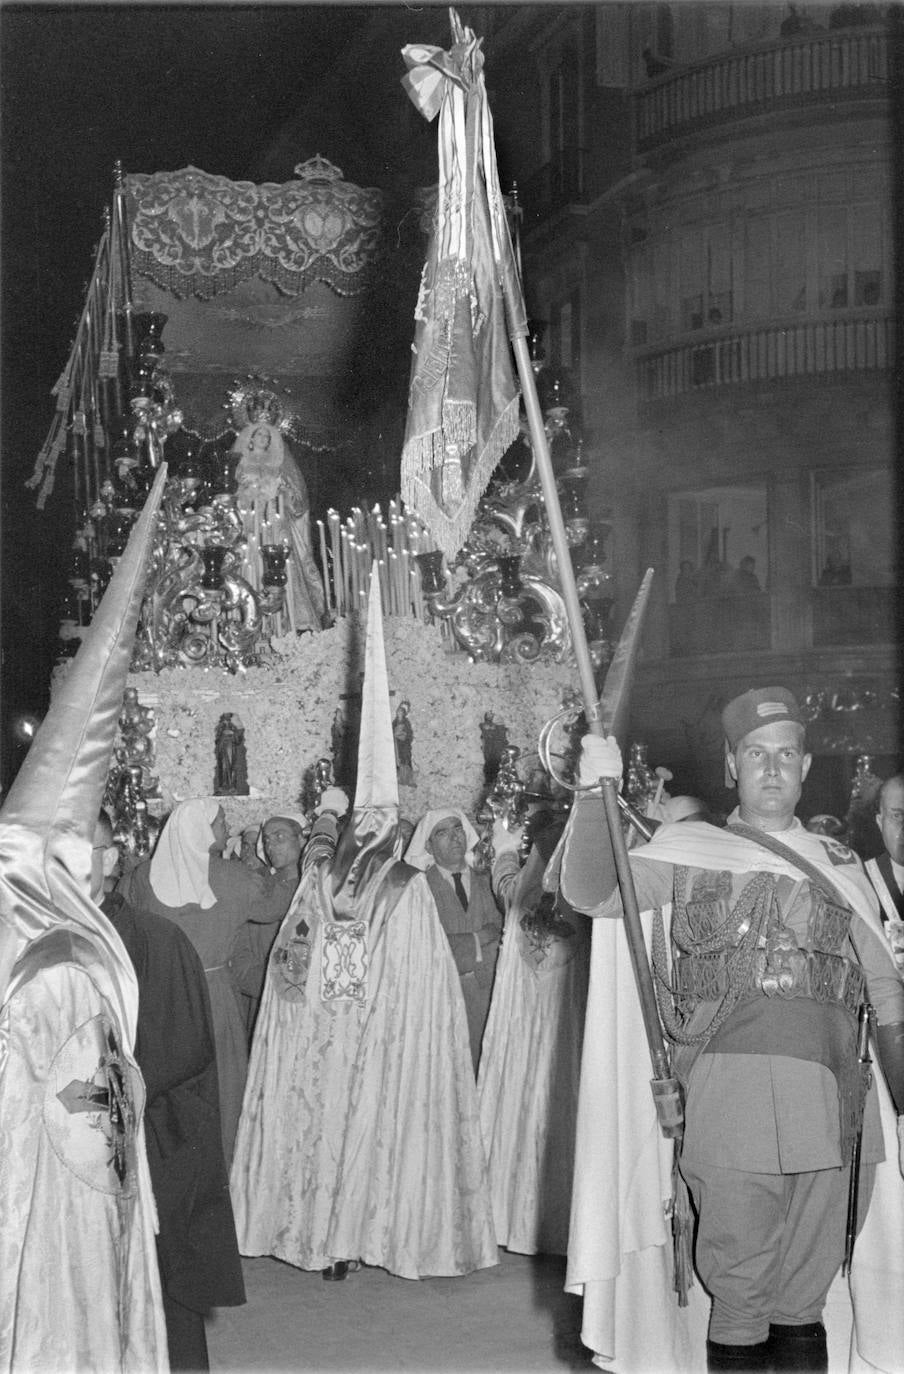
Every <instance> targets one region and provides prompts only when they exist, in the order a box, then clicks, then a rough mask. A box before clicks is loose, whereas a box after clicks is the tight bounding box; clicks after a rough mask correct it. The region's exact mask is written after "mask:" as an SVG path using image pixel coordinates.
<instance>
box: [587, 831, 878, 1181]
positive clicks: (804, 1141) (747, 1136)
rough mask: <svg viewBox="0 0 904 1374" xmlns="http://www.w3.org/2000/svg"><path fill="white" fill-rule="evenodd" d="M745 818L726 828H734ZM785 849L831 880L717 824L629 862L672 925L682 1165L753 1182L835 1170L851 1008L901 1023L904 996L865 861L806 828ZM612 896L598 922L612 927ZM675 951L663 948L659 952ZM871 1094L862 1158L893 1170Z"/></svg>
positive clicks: (852, 1062)
mask: <svg viewBox="0 0 904 1374" xmlns="http://www.w3.org/2000/svg"><path fill="white" fill-rule="evenodd" d="M733 819H736V817H729V824H731V822H732V820H733ZM776 838H777V839H779V840H781V842H782V843H783V844H785V845H786V846H788V847H790V848H793V849H794V850H795V851H796V852H798V853H800V854H801V855H802V856H803V857H804V858H805V859H807V860H809V862H810V863H811V864H814V865H815V866H816V867H817V868H818V869H819V870H820V874H825V879H826V882H825V883H824V884H822V885H820V886H819V887H818V886H817V885H816V884H815V882H814V881H813V880H812V879H811V878H809V877H807V876H806V875H805V874H804V873H802V872H801V871H799V870H796V869H795V868H794V867H793V865H792V864H791V863H790V862H789V861H788V860H786V859H784V858H782V857H780V856H778V855H775V854H772V853H770V852H769V851H768V850H766V849H763V848H761V846H760V845H759V844H757V843H756V842H753V841H751V840H748V839H745V838H742V837H741V836H739V835H735V834H733V833H732V832H731V831H730V830H724V831H723V830H718V829H716V828H715V827H713V826H709V825H704V824H696V823H692V822H685V823H682V824H680V825H668V826H663V827H662V828H661V829H660V830H659V831H657V832H656V834H655V836H654V837H653V840H652V841H651V842H650V843H649V844H647V845H644V846H641V847H640V848H639V849H636V850H633V851H632V852H631V856H630V858H631V869H632V872H633V874H634V880H635V885H636V888H637V896H638V903H639V906H640V909H641V910H642V911H644V910H650V909H659V910H661V911H662V913H663V918H662V927H661V932H660V935H659V938H658V940H657V936H656V933H655V921H654V940H653V943H654V950H656V949H657V945H658V958H657V963H658V965H659V972H660V974H662V975H664V978H665V979H666V980H670V982H671V989H672V992H671V995H669V994H668V993H667V992H666V989H665V988H664V987H663V986H662V983H661V982H660V994H661V995H660V1005H661V1008H662V1010H663V1013H664V1016H665V1019H666V1021H667V1023H668V1024H667V1029H668V1030H669V1032H670V1035H672V1036H674V1040H675V1047H674V1051H673V1060H674V1065H675V1071H676V1072H677V1074H678V1075H679V1077H680V1078H682V1080H683V1081H684V1083H685V1086H686V1091H687V1111H686V1126H685V1137H684V1145H683V1158H684V1160H685V1161H686V1162H688V1163H689V1164H692V1165H700V1164H706V1165H716V1166H721V1167H726V1168H733V1169H742V1170H747V1171H750V1172H756V1173H798V1172H805V1171H809V1170H815V1169H825V1168H832V1167H837V1166H840V1165H841V1164H842V1163H843V1162H845V1160H846V1159H847V1158H849V1157H850V1144H851V1140H852V1136H853V1130H854V1126H855V1119H856V1108H857V1090H858V1081H857V1080H858V1066H857V1049H856V1039H857V1019H856V1018H857V1008H858V1006H859V1003H860V1001H861V997H862V993H863V990H864V989H865V990H866V992H867V994H868V996H869V1000H870V1002H871V1003H872V1005H873V1006H874V1007H875V1009H876V1013H877V1018H878V1021H879V1023H880V1024H893V1023H895V1022H900V1021H902V1020H904V988H902V984H901V980H900V979H899V978H898V976H897V974H896V970H895V967H894V962H893V960H892V959H891V957H890V951H889V948H888V944H887V942H886V941H885V940H884V938H883V937H882V934H881V926H880V924H879V920H878V916H877V912H876V903H875V898H874V897H873V896H872V894H871V889H870V887H869V884H868V882H867V880H866V877H865V874H864V873H863V869H862V866H861V864H860V861H859V859H858V858H857V856H856V855H855V854H854V853H853V852H852V851H851V850H849V849H847V848H846V847H845V846H843V845H840V844H838V842H837V841H834V840H831V839H829V838H828V837H825V836H817V835H811V834H810V833H809V832H808V831H806V830H805V829H804V827H803V826H802V825H800V823H799V822H798V821H795V822H794V824H793V826H791V827H790V828H789V829H788V830H786V831H782V832H781V833H780V834H779V835H778V836H776ZM619 912H620V899H619V897H618V894H617V893H616V894H614V895H613V897H612V898H611V899H610V900H609V902H608V903H606V904H604V905H603V906H602V907H601V908H599V909H598V910H597V911H596V912H594V913H593V914H594V915H601V916H607V915H617V914H618V913H619ZM666 946H668V947H667V948H666ZM875 1099H876V1094H875V1089H874V1088H873V1089H871V1091H870V1093H869V1096H868V1099H867V1103H866V1109H865V1114H864V1131H863V1159H864V1160H865V1161H873V1162H875V1161H878V1160H881V1159H883V1158H884V1150H883V1145H882V1136H881V1131H880V1128H879V1119H878V1109H877V1105H876V1100H875Z"/></svg>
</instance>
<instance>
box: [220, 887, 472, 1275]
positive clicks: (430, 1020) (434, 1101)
mask: <svg viewBox="0 0 904 1374" xmlns="http://www.w3.org/2000/svg"><path fill="white" fill-rule="evenodd" d="M316 891H319V887H318V880H317V876H316V872H312V873H311V874H310V879H309V880H308V879H307V878H303V879H302V883H301V886H300V888H299V897H298V898H296V902H295V903H294V904H293V909H292V910H291V911H290V913H289V915H288V916H287V917H286V919H285V921H284V923H283V926H282V928H281V930H280V933H279V935H278V936H277V939H276V942H275V944H274V948H273V952H272V953H271V957H270V965H269V968H268V977H267V986H266V989H265V992H264V998H263V1002H262V1004H261V1010H260V1014H259V1018H258V1024H257V1029H256V1032H255V1039H254V1045H253V1048H252V1053H251V1064H250V1067H249V1073H248V1083H247V1087H246V1090H245V1101H244V1107H243V1111H242V1119H241V1122H240V1125H239V1133H238V1138H237V1141H236V1152H235V1160H234V1163H233V1168H232V1175H231V1191H232V1199H233V1207H234V1210H235V1216H236V1228H237V1231H238V1238H239V1249H240V1250H241V1252H242V1253H243V1254H255V1255H260V1254H272V1255H275V1256H277V1257H278V1258H280V1259H284V1260H287V1261H289V1263H291V1264H296V1265H298V1266H299V1267H300V1268H304V1269H319V1268H323V1267H325V1266H326V1265H327V1264H329V1263H330V1262H331V1261H333V1260H335V1259H359V1258H360V1259H363V1260H364V1261H365V1262H366V1263H368V1264H373V1265H379V1266H382V1267H384V1268H386V1269H388V1270H390V1272H392V1273H395V1274H399V1275H401V1276H402V1277H404V1278H419V1277H422V1276H426V1275H439V1274H444V1275H452V1274H463V1273H468V1272H469V1271H471V1270H473V1269H477V1268H483V1267H485V1266H487V1265H492V1264H495V1263H496V1262H497V1260H498V1254H497V1249H496V1243H495V1238H494V1235H493V1229H492V1221H491V1212H490V1202H489V1191H488V1188H487V1182H486V1165H485V1161H484V1155H483V1146H482V1142H481V1138H480V1126H479V1119H478V1111H477V1094H476V1088H475V1084H474V1077H473V1071H472V1068H471V1059H470V1051H469V1048H468V1032H467V1024H466V1021H465V1015H464V1005H463V1003H462V999H461V990H460V988H459V985H458V977H457V974H456V971H455V966H454V962H453V960H452V956H451V954H450V952H449V947H448V942H447V940H446V938H445V935H444V933H443V930H442V927H441V926H440V924H439V919H438V917H437V915H436V907H435V904H434V902H433V898H432V896H431V894H430V890H429V888H428V886H427V883H426V879H425V878H424V877H423V875H418V876H417V877H415V878H413V879H412V880H411V881H410V882H409V883H408V884H407V886H406V888H405V890H404V891H403V892H402V894H401V896H400V897H399V898H398V901H397V902H396V903H395V905H394V906H393V907H392V909H391V911H390V912H389V914H388V915H387V916H386V917H385V919H383V917H382V916H381V917H380V918H378V920H376V921H375V922H374V923H373V924H371V926H370V927H369V928H368V932H367V947H368V972H367V996H366V1000H365V1001H364V1002H361V1003H357V1002H353V1001H340V1000H334V1001H323V1000H321V980H320V968H321V949H322V941H323V929H324V921H323V920H322V919H321V917H320V915H319V914H318V904H317V902H316V898H315V900H313V901H312V900H310V899H311V898H312V897H315V893H316ZM306 898H307V899H306ZM385 909H386V908H385V906H384V908H383V911H385ZM302 915H303V916H304V918H305V920H306V921H307V923H308V925H309V926H310V928H311V941H312V944H311V959H310V973H309V976H308V980H307V983H306V986H305V989H304V994H303V996H302V997H301V998H300V1000H295V1001H293V1000H288V999H287V998H285V997H284V996H282V995H280V994H279V991H278V984H277V982H276V980H275V978H274V976H273V967H274V960H278V959H279V957H280V950H281V949H282V948H283V947H284V946H285V945H286V943H287V941H289V940H290V939H291V937H292V933H293V931H294V930H295V928H296V926H297V923H298V921H299V918H300V916H302Z"/></svg>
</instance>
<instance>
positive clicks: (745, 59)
mask: <svg viewBox="0 0 904 1374" xmlns="http://www.w3.org/2000/svg"><path fill="white" fill-rule="evenodd" d="M887 79H888V39H887V35H886V32H885V30H884V29H882V28H874V27H868V28H867V27H864V28H856V29H821V30H819V31H818V32H816V33H808V34H804V35H798V36H795V37H794V38H782V39H781V40H779V41H773V42H771V43H761V44H756V45H755V46H750V47H745V48H735V49H732V50H731V51H730V52H723V53H720V54H718V55H716V56H714V57H711V58H709V59H708V60H706V61H703V62H697V63H694V64H693V65H692V66H688V67H681V68H676V69H675V70H674V71H669V72H667V73H666V74H665V75H664V76H661V77H657V78H656V80H655V81H653V82H651V83H650V84H649V85H648V86H644V87H643V88H642V89H641V90H639V91H638V92H636V94H635V96H634V137H635V148H636V150H637V152H639V153H646V152H651V151H652V150H653V149H655V148H656V147H657V146H658V145H660V144H662V143H666V142H669V141H670V140H672V139H674V138H679V137H682V136H684V135H686V134H691V133H695V132H698V131H699V130H700V129H701V128H704V127H706V126H707V125H711V124H722V123H724V122H725V121H729V120H739V119H748V118H750V117H751V116H753V115H761V114H764V113H767V112H770V111H778V110H787V109H792V108H796V107H800V106H806V105H809V104H813V103H815V102H819V103H824V102H825V101H826V100H827V99H828V100H832V101H839V100H848V99H851V100H857V99H860V100H862V99H865V98H870V97H872V98H876V97H878V96H880V95H881V96H882V98H885V91H884V90H882V89H881V88H882V87H883V85H884V84H885V83H886V82H887Z"/></svg>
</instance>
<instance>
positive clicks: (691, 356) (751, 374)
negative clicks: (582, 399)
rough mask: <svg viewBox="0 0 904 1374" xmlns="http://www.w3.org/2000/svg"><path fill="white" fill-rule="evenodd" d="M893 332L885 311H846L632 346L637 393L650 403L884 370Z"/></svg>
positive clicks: (891, 319) (892, 354) (891, 359)
mask: <svg viewBox="0 0 904 1374" xmlns="http://www.w3.org/2000/svg"><path fill="white" fill-rule="evenodd" d="M894 332H895V331H894V316H893V315H892V314H890V313H887V312H883V313H881V314H877V313H876V312H875V311H869V312H865V311H862V310H851V311H849V312H846V313H845V315H844V317H843V318H842V317H839V318H833V319H813V318H810V319H806V320H800V321H799V322H798V323H783V324H769V325H762V326H760V327H758V328H748V329H738V328H728V329H721V330H719V331H707V333H705V334H702V335H701V336H700V337H697V338H694V339H689V338H684V339H683V340H682V341H681V342H679V343H668V344H659V345H651V346H648V347H645V348H639V349H635V350H633V356H634V360H635V367H636V377H637V390H638V397H639V399H640V401H641V402H650V401H658V400H663V399H665V398H667V397H673V396H681V395H684V394H685V393H687V392H693V391H702V390H706V389H709V388H714V387H721V386H732V385H739V384H743V383H749V382H761V381H778V380H781V379H783V378H791V377H805V376H818V375H820V374H826V373H839V372H864V371H866V372H873V371H883V370H885V369H886V368H890V367H892V366H893V365H894V358H895V339H894Z"/></svg>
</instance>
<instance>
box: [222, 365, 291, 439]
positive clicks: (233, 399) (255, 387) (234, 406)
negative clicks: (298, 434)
mask: <svg viewBox="0 0 904 1374" xmlns="http://www.w3.org/2000/svg"><path fill="white" fill-rule="evenodd" d="M268 380H269V379H268V378H266V377H261V376H258V375H256V374H252V375H251V376H248V377H245V378H244V379H243V380H239V379H238V378H237V379H236V380H235V382H234V383H233V385H232V389H231V390H230V391H229V392H228V400H227V402H226V404H225V406H224V409H225V410H228V411H229V412H230V414H231V415H232V420H233V424H234V425H235V427H236V429H244V428H245V426H246V425H256V424H266V425H273V426H275V427H276V428H277V429H282V430H285V431H286V432H288V430H289V428H290V426H291V418H290V417H289V418H287V417H286V416H285V415H284V412H283V404H282V402H281V401H280V399H279V397H278V396H277V394H276V392H275V391H274V390H273V387H272V386H268V385H267V382H268Z"/></svg>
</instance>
